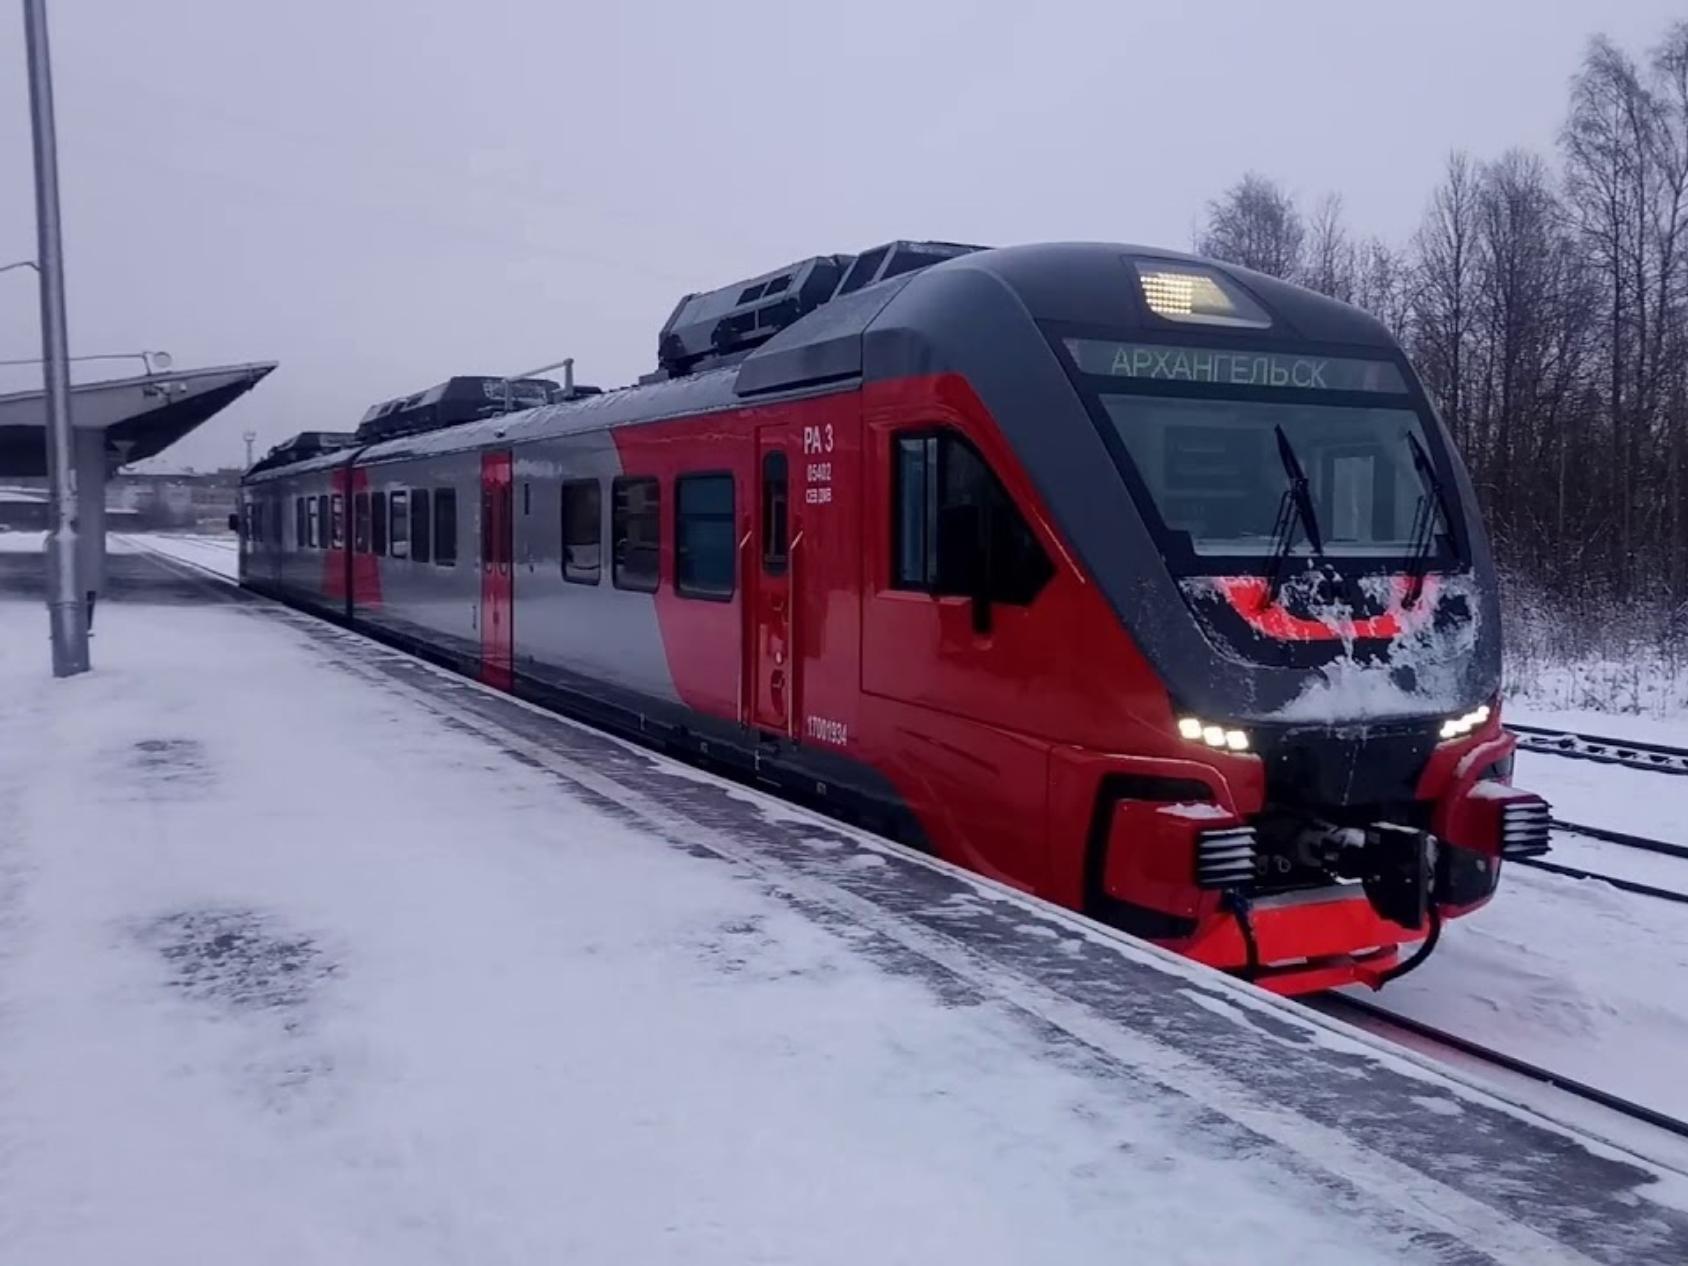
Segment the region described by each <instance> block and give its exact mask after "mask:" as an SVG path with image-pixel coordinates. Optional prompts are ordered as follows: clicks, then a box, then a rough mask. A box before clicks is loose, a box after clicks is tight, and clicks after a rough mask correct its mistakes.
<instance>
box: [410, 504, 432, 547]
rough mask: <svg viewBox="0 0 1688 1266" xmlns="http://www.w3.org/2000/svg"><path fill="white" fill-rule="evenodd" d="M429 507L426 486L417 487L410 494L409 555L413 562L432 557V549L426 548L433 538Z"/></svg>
mask: <svg viewBox="0 0 1688 1266" xmlns="http://www.w3.org/2000/svg"><path fill="white" fill-rule="evenodd" d="M430 509H431V507H430V505H429V502H428V490H427V489H426V488H418V489H416V490H415V491H414V492H412V493H411V494H410V557H411V561H413V562H418V563H426V562H429V561H431V559H432V558H433V551H432V550H430V549H429V548H428V546H429V543H430V542H431V541H432V540H433V535H432V532H431V529H432V527H433V519H432V518H430V517H429V511H430Z"/></svg>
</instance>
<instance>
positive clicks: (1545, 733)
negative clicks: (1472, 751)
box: [1506, 722, 1688, 774]
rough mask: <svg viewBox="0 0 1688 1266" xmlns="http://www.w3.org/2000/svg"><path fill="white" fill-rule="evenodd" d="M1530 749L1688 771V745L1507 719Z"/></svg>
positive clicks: (1520, 743)
mask: <svg viewBox="0 0 1688 1266" xmlns="http://www.w3.org/2000/svg"><path fill="white" fill-rule="evenodd" d="M1506 728H1507V729H1509V730H1511V731H1512V732H1513V733H1514V734H1516V735H1517V736H1518V746H1519V747H1520V748H1521V749H1522V750H1524V751H1526V752H1541V753H1543V754H1545V755H1548V756H1566V757H1569V758H1571V759H1572V760H1588V761H1595V762H1597V763H1598V764H1602V765H1623V766H1626V767H1627V768H1630V769H1645V770H1649V771H1651V772H1653V773H1656V774H1688V748H1683V747H1671V746H1669V745H1668V744H1664V743H1642V742H1638V741H1636V740H1634V739H1614V738H1605V737H1602V736H1601V735H1598V734H1578V733H1576V732H1574V731H1571V730H1555V729H1547V728H1544V727H1542V726H1538V725H1518V724H1516V723H1514V722H1508V723H1507V727H1506Z"/></svg>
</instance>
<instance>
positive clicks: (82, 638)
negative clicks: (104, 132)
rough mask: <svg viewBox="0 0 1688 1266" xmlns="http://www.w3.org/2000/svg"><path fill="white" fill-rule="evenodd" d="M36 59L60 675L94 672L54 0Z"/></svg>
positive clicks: (53, 592)
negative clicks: (73, 392)
mask: <svg viewBox="0 0 1688 1266" xmlns="http://www.w3.org/2000/svg"><path fill="white" fill-rule="evenodd" d="M23 27H24V45H25V50H26V54H27V57H28V61H29V114H30V123H31V126H32V129H33V132H34V139H35V231H36V236H37V238H38V239H39V243H40V245H39V247H38V249H37V251H36V262H37V264H38V265H39V271H40V273H41V357H42V361H43V364H42V377H43V378H44V379H45V383H46V388H47V392H46V395H47V487H48V507H47V514H48V522H49V524H50V526H49V529H48V532H47V617H48V623H49V625H50V627H51V629H52V637H53V676H55V677H71V676H74V675H75V674H77V673H84V672H87V671H88V616H87V609H86V608H85V607H84V606H83V595H82V581H81V577H80V576H79V575H78V568H77V560H76V527H77V519H76V473H75V468H74V465H73V461H74V454H73V452H72V446H71V430H70V361H69V338H68V336H67V335H66V332H65V331H66V325H65V315H64V251H63V246H62V243H61V241H60V237H59V158H58V141H57V138H56V137H55V135H54V128H53V72H52V66H51V59H50V57H49V54H48V49H47V0H23Z"/></svg>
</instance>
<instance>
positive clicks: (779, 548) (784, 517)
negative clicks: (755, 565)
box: [762, 451, 791, 576]
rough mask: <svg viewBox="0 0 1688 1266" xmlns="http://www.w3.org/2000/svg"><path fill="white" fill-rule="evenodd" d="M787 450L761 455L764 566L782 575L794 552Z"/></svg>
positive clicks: (765, 569)
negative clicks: (789, 507)
mask: <svg viewBox="0 0 1688 1266" xmlns="http://www.w3.org/2000/svg"><path fill="white" fill-rule="evenodd" d="M787 487H788V483H787V478H786V461H785V454H784V453H781V452H777V451H776V452H772V453H769V454H768V455H767V456H766V457H764V458H763V459H762V570H764V571H766V572H769V573H771V574H773V575H776V576H777V575H779V574H780V573H781V572H783V571H784V570H785V564H786V559H787V558H788V557H789V556H790V553H791V543H790V535H789V533H790V527H789V524H790V517H789V514H788V511H787V506H788V505H789V493H788V492H787Z"/></svg>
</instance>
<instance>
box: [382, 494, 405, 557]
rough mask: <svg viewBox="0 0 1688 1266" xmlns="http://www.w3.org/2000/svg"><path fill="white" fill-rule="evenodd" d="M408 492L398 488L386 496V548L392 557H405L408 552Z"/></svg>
mask: <svg viewBox="0 0 1688 1266" xmlns="http://www.w3.org/2000/svg"><path fill="white" fill-rule="evenodd" d="M409 501H410V494H409V493H407V492H405V490H404V489H402V488H400V489H399V490H398V491H396V492H394V493H393V495H392V496H391V497H389V498H388V501H387V503H388V505H389V507H390V512H389V518H388V526H389V529H390V530H389V531H388V533H387V549H388V551H389V552H390V553H391V554H392V556H393V557H394V558H406V557H408V556H409V554H410V505H409Z"/></svg>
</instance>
